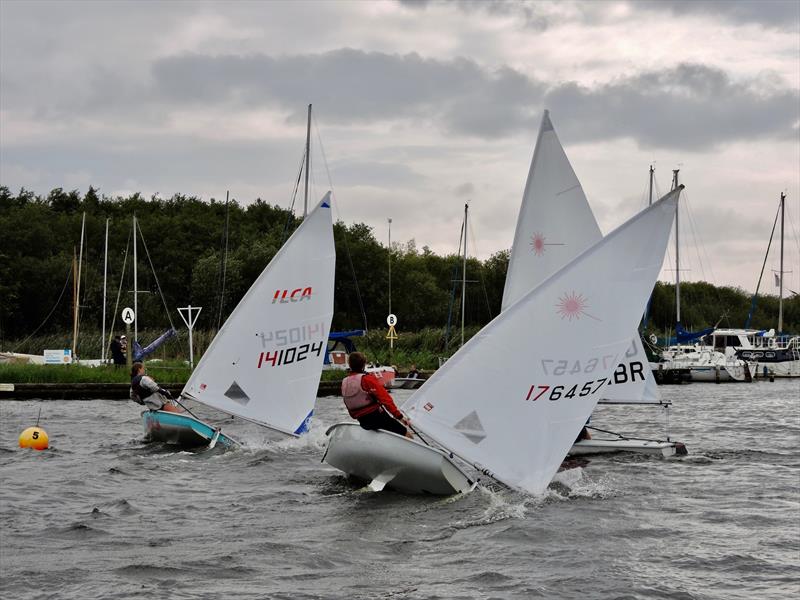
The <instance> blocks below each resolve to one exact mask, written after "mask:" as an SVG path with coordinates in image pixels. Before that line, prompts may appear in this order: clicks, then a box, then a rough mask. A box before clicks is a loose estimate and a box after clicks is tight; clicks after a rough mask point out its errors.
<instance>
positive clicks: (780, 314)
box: [778, 192, 786, 335]
mask: <svg viewBox="0 0 800 600" xmlns="http://www.w3.org/2000/svg"><path fill="white" fill-rule="evenodd" d="M785 201H786V194H785V193H784V192H781V263H780V265H781V266H780V271H781V272H780V281H779V289H778V335H780V334H781V333H782V332H783V218H784V211H785Z"/></svg>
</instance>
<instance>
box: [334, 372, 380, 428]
mask: <svg viewBox="0 0 800 600" xmlns="http://www.w3.org/2000/svg"><path fill="white" fill-rule="evenodd" d="M362 377H364V373H353V374H352V375H348V376H347V377H345V378H344V379H343V380H342V397H343V398H344V405H345V406H346V407H347V412H349V413H350V416H351V417H353V418H354V419H356V418H358V417H359V416H363V415H364V414H366V413H369V412H372V411H371V410H366V411H365V410H364V409H365V408H368V407H372V406H375V407H376V408H377V406H378V404H379V403H378V401H377V400H376V399H375V398H373V397H372V396H371V395H370V394H368V393H367V392H366V391H365V390H364V388H362V387H361V378H362Z"/></svg>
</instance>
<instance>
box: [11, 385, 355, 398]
mask: <svg viewBox="0 0 800 600" xmlns="http://www.w3.org/2000/svg"><path fill="white" fill-rule="evenodd" d="M183 385H184V384H182V383H166V384H163V385H162V387H163V388H164V389H166V390H169V392H170V393H171V394H172V395H174V396H177V395H178V394H180V392H181V390H182V389H183ZM340 386H341V382H339V381H320V382H319V387H318V388H317V397H318V398H319V397H322V396H335V395H338V394H339V389H340ZM130 387H131V386H130V384H128V383H2V384H0V401H6V400H128V399H129V398H128V394H129V391H130Z"/></svg>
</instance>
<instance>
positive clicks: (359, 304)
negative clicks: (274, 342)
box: [0, 186, 800, 349]
mask: <svg viewBox="0 0 800 600" xmlns="http://www.w3.org/2000/svg"><path fill="white" fill-rule="evenodd" d="M83 213H85V214H86V229H85V245H84V250H83V260H82V266H81V293H80V307H81V309H80V315H81V317H80V322H81V328H83V329H89V330H92V331H99V330H100V328H101V324H102V302H103V289H102V288H103V269H104V258H105V253H104V236H105V226H106V220H107V219H108V220H109V241H108V285H107V290H108V292H107V293H108V299H107V304H106V307H107V311H108V315H109V316H108V317H107V323H110V320H111V318H112V312H113V311H114V308H115V306H116V303H117V298H118V297H119V305H118V310H117V312H116V313H115V314H118V313H119V310H121V308H122V307H123V306H128V305H132V304H133V273H132V217H133V216H134V215H136V217H137V220H138V222H139V228H140V230H141V235H142V237H140V238H139V245H138V251H139V252H138V254H139V261H138V287H139V290H140V295H139V301H138V310H139V314H138V322H139V326H140V328H144V327H146V328H148V329H158V328H164V329H166V328H167V327H169V326H170V320H169V318H168V317H167V314H168V313H167V310H166V309H165V306H164V304H166V307H167V308H168V309H169V315H170V317H171V319H172V322H174V323H175V324H176V326H178V325H181V326H182V323H181V321H180V319H179V318H178V315H177V311H176V309H177V307H179V306H186V305H188V304H191V305H193V306H202V307H203V311H202V313H201V314H200V318H199V320H198V322H197V325H196V328H198V329H202V330H207V331H213V330H215V329H216V328H217V326H218V324H219V323H221V322H224V320H225V317H226V316H227V315H228V314H229V313H230V311H231V310H233V308H234V307H235V306H236V304H237V303H238V301H239V300H240V299H241V297H242V296H243V294H244V293H245V292H246V291H247V289H248V288H249V287H250V285H251V284H252V282H253V281H254V280H255V278H256V277H257V276H258V275H259V273H261V271H262V270H263V268H264V266H265V265H266V264H267V263H268V262H269V260H270V259H271V258H272V257H273V256H274V255H275V253H276V252H277V251H278V249H279V248H280V247H281V245H282V244H283V242H284V240H285V239H287V238H288V236H289V235H291V233H292V231H294V229H295V228H296V227H297V226H298V225H299V223H300V220H301V219H300V218H298V217H296V216H295V215H294V214H292V213H291V212H290V211H289V210H287V209H284V208H280V207H279V206H276V205H272V204H269V203H267V202H265V201H263V200H262V199H260V198H259V199H257V200H256V201H255V202H252V203H250V204H248V205H247V206H242V205H240V204H239V203H238V202H236V201H235V200H231V201H230V202H226V201H225V200H217V199H214V198H212V199H210V200H209V201H203V200H201V199H199V198H196V197H191V196H184V195H181V194H176V195H174V196H172V197H171V198H166V199H165V198H160V197H157V196H154V197H152V198H144V197H143V196H141V195H140V194H132V195H130V196H126V197H108V196H105V195H102V194H100V193H99V192H98V190H96V189H94V188H91V187H90V188H89V190H88V191H87V192H86V193H85V194H81V193H80V192H79V191H77V190H72V191H69V192H67V191H64V190H63V189H61V188H56V189H54V190H52V191H50V192H49V193H48V194H47V195H37V194H35V193H34V192H31V191H29V190H25V189H21V190H20V191H19V192H18V193H16V194H14V193H12V192H11V191H10V190H9V189H8V188H7V187H3V186H0V231H2V236H0V347H3V346H6V345H7V343H6V342H8V341H12V340H19V339H21V338H23V337H25V336H27V335H29V334H31V333H32V332H34V331H36V330H37V328H38V329H39V331H40V332H44V333H53V332H64V333H65V335H68V332H70V331H71V329H72V312H71V305H72V301H73V298H72V292H73V286H72V284H73V275H72V263H73V256H74V255H77V254H78V253H79V248H78V246H79V240H80V233H81V219H82V215H83ZM334 237H335V242H336V295H335V306H334V317H333V325H332V327H333V329H334V330H346V329H363V328H365V327H368V328H384V327H385V318H386V314H387V313H388V308H389V268H388V267H389V261H390V260H391V276H392V281H391V289H392V298H391V306H392V312H394V313H396V314H397V315H398V317H399V320H400V321H399V330H400V331H401V332H402V331H403V330H405V331H418V330H421V329H423V328H443V327H446V325H447V324H448V322H449V323H451V324H453V325H455V324H456V323H458V324H459V325H460V322H461V314H460V311H461V289H460V287H461V286H460V276H461V273H460V259H459V257H458V256H456V255H455V254H450V255H446V256H440V255H438V254H435V253H434V252H432V251H431V250H430V248H428V247H427V246H423V247H422V248H421V249H419V248H418V247H417V246H416V244H415V242H414V240H411V241H409V242H407V243H393V244H392V248H391V251H390V250H389V248H387V247H386V245H384V244H382V243H380V242H379V241H378V240H377V239H376V238H375V235H374V233H373V231H372V229H371V228H370V227H369V226H367V225H365V224H363V223H354V224H351V225H346V224H344V223H342V222H337V223H336V224H335V226H334ZM226 247H227V251H226V250H225V249H226ZM508 256H509V252H508V250H500V251H498V252H496V253H495V254H493V255H492V256H491V257H489V258H488V259H486V260H483V261H480V260H477V259H475V258H470V259H469V260H468V263H467V279H468V280H470V281H472V283H468V284H467V286H466V309H465V314H464V321H465V323H466V325H467V326H469V327H473V328H474V327H480V326H482V325H484V324H486V323H488V322H489V321H490V320H491V319H492V318H494V317H495V316H496V315H497V314H498V313H499V311H500V304H501V301H502V295H503V286H504V282H505V276H506V270H507V267H508ZM150 263H152V269H151V264H150ZM123 264H124V266H125V268H124V269H123ZM223 279H224V293H223ZM159 289H160V292H161V293H163V301H162V296H161V293H159ZM681 292H682V294H681V309H682V316H683V319H682V321H683V323H684V326H686V327H687V328H695V329H699V328H702V327H707V326H712V325H715V324H719V325H720V326H730V327H742V326H743V325H744V323H745V320H746V318H747V314H748V311H749V309H750V305H751V298H750V295H749V294H748V293H746V292H745V291H744V290H741V289H738V288H733V287H727V286H723V287H717V286H714V285H711V284H709V283H705V282H695V283H684V284H682V286H681ZM59 298H60V300H59ZM757 302H758V305H757V309H756V311H755V313H754V316H753V319H752V322H751V326H752V327H756V328H764V329H768V328H771V327H775V326H776V324H777V312H778V299H777V297H776V296H769V295H767V296H762V297H760V298H759V299H758V301H757ZM362 309H363V310H362ZM674 314H675V298H674V286H673V285H671V284H668V283H662V282H659V283H658V284H656V287H655V290H654V292H653V297H652V301H651V306H650V310H649V322H648V323H649V327H650V329H651V330H652V331H655V332H656V333H658V334H660V335H664V334H668V333H669V331H670V330H672V329H674ZM48 315H49V316H48ZM784 323H785V326H784V330H785V331H798V330H800V301H799V300H798V297H797V296H793V297H792V298H790V299H786V300H785V301H784ZM107 327H108V325H107ZM121 327H122V324H121V323H120V321H119V317H117V322H116V329H117V330H120V329H121ZM179 328H180V327H179ZM145 341H147V340H145ZM3 349H10V348H3Z"/></svg>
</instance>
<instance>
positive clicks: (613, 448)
mask: <svg viewBox="0 0 800 600" xmlns="http://www.w3.org/2000/svg"><path fill="white" fill-rule="evenodd" d="M616 452H636V453H639V454H650V455H654V456H664V457H668V456H675V455H684V454H687V452H686V446H684V445H683V444H682V443H680V442H663V441H658V440H627V439H614V440H604V439H597V438H592V439H590V440H581V441H579V442H575V444H573V445H572V448H571V449H570V451H569V455H570V456H586V455H591V454H612V453H616Z"/></svg>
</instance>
